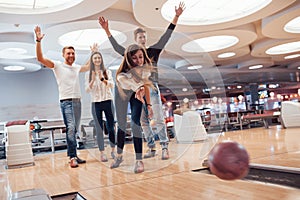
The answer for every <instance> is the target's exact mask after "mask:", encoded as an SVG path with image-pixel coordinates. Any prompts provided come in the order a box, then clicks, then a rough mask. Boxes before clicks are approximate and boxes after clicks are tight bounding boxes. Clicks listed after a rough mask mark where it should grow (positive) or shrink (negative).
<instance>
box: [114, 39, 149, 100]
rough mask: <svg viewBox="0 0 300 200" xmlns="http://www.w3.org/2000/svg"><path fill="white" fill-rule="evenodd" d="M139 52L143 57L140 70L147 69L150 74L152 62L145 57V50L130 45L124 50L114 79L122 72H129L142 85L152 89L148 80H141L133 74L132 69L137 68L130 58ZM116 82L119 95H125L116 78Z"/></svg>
mask: <svg viewBox="0 0 300 200" xmlns="http://www.w3.org/2000/svg"><path fill="white" fill-rule="evenodd" d="M139 50H141V51H142V52H143V56H144V66H143V67H142V68H143V69H147V70H149V71H150V72H152V70H153V67H152V62H151V59H150V58H149V57H148V55H147V52H146V49H145V48H144V47H143V46H141V45H138V44H132V45H129V46H128V47H127V48H126V50H125V53H124V57H123V60H122V62H121V65H120V67H119V69H118V70H117V72H116V77H118V75H119V74H120V73H122V72H123V73H127V72H129V71H131V73H132V75H133V76H135V78H137V79H138V80H142V81H143V82H144V85H149V86H150V87H153V88H154V86H153V84H152V82H151V81H150V80H149V79H148V78H147V79H145V78H142V77H141V76H140V75H139V74H137V73H135V72H134V70H132V69H133V68H135V67H138V66H137V65H136V64H135V63H134V62H133V59H132V56H133V55H135V54H136V52H137V51H139ZM116 80H117V87H118V90H119V93H120V94H121V96H123V95H125V93H124V91H123V89H122V88H121V87H120V83H119V81H118V78H116Z"/></svg>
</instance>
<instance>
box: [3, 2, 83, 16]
mask: <svg viewBox="0 0 300 200" xmlns="http://www.w3.org/2000/svg"><path fill="white" fill-rule="evenodd" d="M82 1H83V0H56V1H55V0H42V1H36V0H26V1H24V0H23V1H19V0H0V13H9V14H40V13H50V12H55V11H60V10H65V9H67V8H70V7H73V6H75V5H77V4H79V3H81V2H82Z"/></svg>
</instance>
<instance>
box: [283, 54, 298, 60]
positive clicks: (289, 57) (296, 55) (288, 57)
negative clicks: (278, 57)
mask: <svg viewBox="0 0 300 200" xmlns="http://www.w3.org/2000/svg"><path fill="white" fill-rule="evenodd" d="M299 56H300V54H293V55H289V56H285V57H284V59H292V58H298V57H299Z"/></svg>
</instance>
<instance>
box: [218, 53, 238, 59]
mask: <svg viewBox="0 0 300 200" xmlns="http://www.w3.org/2000/svg"><path fill="white" fill-rule="evenodd" d="M235 55H236V54H235V53H234V52H226V53H221V54H219V55H218V58H230V57H233V56H235Z"/></svg>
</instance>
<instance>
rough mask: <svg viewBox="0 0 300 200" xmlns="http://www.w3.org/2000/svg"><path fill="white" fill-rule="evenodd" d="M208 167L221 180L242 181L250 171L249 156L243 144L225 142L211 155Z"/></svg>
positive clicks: (218, 145)
mask: <svg viewBox="0 0 300 200" xmlns="http://www.w3.org/2000/svg"><path fill="white" fill-rule="evenodd" d="M208 166H209V168H210V171H211V172H212V173H213V174H214V175H216V176H217V177H219V178H220V179H223V180H234V179H242V178H244V177H245V176H246V175H247V174H248V171H249V155H248V153H247V151H246V149H245V147H243V146H242V145H241V144H239V143H237V142H234V141H224V142H221V143H218V144H216V146H214V148H213V149H212V150H211V152H210V153H209V155H208Z"/></svg>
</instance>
